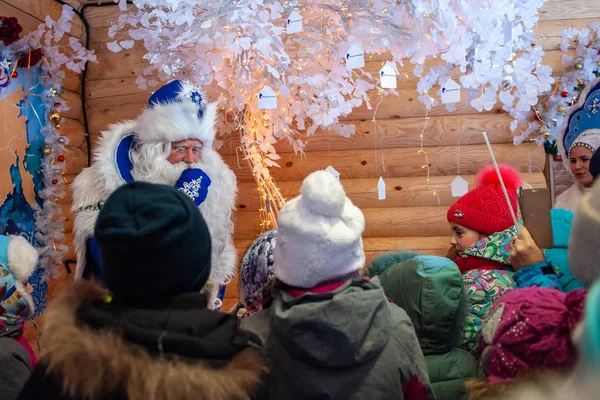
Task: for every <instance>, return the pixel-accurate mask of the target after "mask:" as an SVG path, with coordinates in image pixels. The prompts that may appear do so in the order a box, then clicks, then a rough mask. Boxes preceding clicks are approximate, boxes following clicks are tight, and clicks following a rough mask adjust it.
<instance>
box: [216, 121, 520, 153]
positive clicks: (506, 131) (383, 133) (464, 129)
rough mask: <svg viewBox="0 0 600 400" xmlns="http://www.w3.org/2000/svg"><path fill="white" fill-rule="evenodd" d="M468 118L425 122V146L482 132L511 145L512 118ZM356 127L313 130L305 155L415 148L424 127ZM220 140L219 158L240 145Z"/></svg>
mask: <svg viewBox="0 0 600 400" xmlns="http://www.w3.org/2000/svg"><path fill="white" fill-rule="evenodd" d="M473 111H474V112H475V113H474V114H469V115H454V114H449V115H441V116H433V117H430V118H429V121H427V129H426V130H425V135H424V144H425V145H426V146H456V145H457V144H458V140H459V139H460V141H461V143H463V144H483V143H485V142H484V140H483V136H482V135H481V132H482V131H485V132H487V134H488V137H489V139H490V141H491V142H492V143H508V142H512V138H513V136H514V133H513V132H511V130H510V123H511V121H512V117H511V116H510V115H509V114H507V113H477V111H475V110H473ZM346 123H347V124H354V125H355V126H356V133H355V134H354V135H353V136H351V137H349V138H343V137H341V136H339V135H338V134H336V133H332V132H331V131H326V130H317V132H315V134H314V135H311V136H307V137H306V141H307V142H308V143H307V144H306V146H305V149H304V150H305V151H306V152H314V151H329V150H359V149H375V148H377V149H387V148H392V147H418V146H420V142H421V138H420V134H421V132H422V130H423V127H424V126H425V120H424V119H423V117H417V118H393V119H377V120H376V122H373V120H372V119H367V120H364V121H348V122H346ZM218 139H220V140H222V141H223V142H224V143H223V146H222V147H221V149H222V151H223V154H231V153H232V152H234V151H235V148H236V147H238V146H239V145H240V137H239V134H235V133H233V134H231V135H227V136H224V137H219V138H218ZM275 148H276V149H277V151H278V152H280V153H292V152H293V151H294V150H293V148H292V146H291V145H290V143H289V142H288V141H287V140H286V139H283V140H281V141H280V142H278V143H277V144H276V145H275Z"/></svg>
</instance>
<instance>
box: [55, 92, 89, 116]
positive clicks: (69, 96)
mask: <svg viewBox="0 0 600 400" xmlns="http://www.w3.org/2000/svg"><path fill="white" fill-rule="evenodd" d="M60 98H62V99H63V100H64V101H65V102H66V103H67V105H68V106H69V109H68V110H66V111H63V112H62V113H61V114H62V115H63V117H66V118H71V119H77V120H79V121H83V106H82V104H81V95H80V94H79V93H75V92H71V91H70V90H66V89H63V92H62V93H61V94H60Z"/></svg>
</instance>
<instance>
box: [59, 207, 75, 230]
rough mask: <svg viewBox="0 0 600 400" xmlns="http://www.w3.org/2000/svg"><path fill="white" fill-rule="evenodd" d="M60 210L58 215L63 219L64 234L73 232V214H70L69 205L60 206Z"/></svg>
mask: <svg viewBox="0 0 600 400" xmlns="http://www.w3.org/2000/svg"><path fill="white" fill-rule="evenodd" d="M60 208H61V211H60V214H61V215H62V216H63V218H64V219H65V221H64V227H65V232H73V223H74V217H73V214H72V213H71V205H70V204H61V205H60Z"/></svg>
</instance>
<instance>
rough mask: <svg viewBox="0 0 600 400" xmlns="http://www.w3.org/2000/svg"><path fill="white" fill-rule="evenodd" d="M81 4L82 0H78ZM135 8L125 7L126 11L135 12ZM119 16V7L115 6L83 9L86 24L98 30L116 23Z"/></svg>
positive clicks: (132, 6) (131, 6)
mask: <svg viewBox="0 0 600 400" xmlns="http://www.w3.org/2000/svg"><path fill="white" fill-rule="evenodd" d="M79 1H80V2H81V3H84V0H79ZM94 2H95V1H91V2H90V3H94ZM135 10H137V7H135V6H134V5H132V4H130V5H128V6H127V11H135ZM120 14H121V10H120V9H119V6H118V5H117V4H115V5H114V6H112V7H88V8H86V9H85V15H84V16H85V19H86V21H87V22H88V24H89V26H90V27H94V28H98V27H105V28H107V29H108V27H109V26H110V25H111V24H112V23H113V22H117V21H118V19H119V15H120Z"/></svg>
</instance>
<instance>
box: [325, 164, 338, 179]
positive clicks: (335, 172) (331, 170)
mask: <svg viewBox="0 0 600 400" xmlns="http://www.w3.org/2000/svg"><path fill="white" fill-rule="evenodd" d="M325 171H327V172H329V173H330V174H331V175H333V176H335V177H336V178H338V179H340V173H339V172H337V170H336V169H335V168H333V167H332V166H331V165H330V166H328V167H327V168H325Z"/></svg>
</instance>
